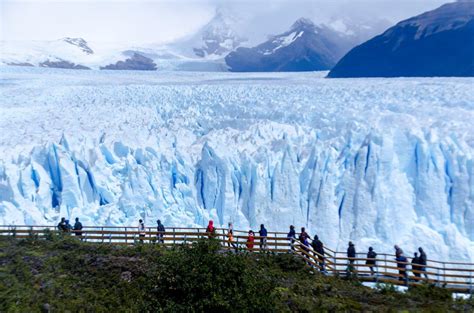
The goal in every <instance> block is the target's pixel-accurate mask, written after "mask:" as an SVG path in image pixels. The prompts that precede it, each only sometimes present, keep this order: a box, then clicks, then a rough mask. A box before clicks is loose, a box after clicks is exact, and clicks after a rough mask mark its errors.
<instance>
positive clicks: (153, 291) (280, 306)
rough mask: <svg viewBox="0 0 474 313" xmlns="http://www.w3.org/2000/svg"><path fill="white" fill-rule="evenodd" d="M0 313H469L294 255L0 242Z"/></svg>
mask: <svg viewBox="0 0 474 313" xmlns="http://www.w3.org/2000/svg"><path fill="white" fill-rule="evenodd" d="M0 300H1V301H0V312H48V311H49V312H67V311H70V312H160V311H166V312H203V311H205V312H290V311H292V312H318V311H359V310H370V311H401V310H408V311H420V310H425V311H433V312H446V311H459V312H463V311H466V312H467V311H472V310H473V309H474V306H473V304H474V303H473V300H472V299H471V300H456V301H454V300H452V297H451V294H450V293H449V292H448V291H446V290H443V289H438V288H433V287H428V286H426V287H418V288H413V289H412V290H410V291H409V292H407V293H406V294H400V293H397V292H395V291H394V290H392V289H391V288H380V289H378V290H375V289H370V288H367V287H364V286H361V285H360V283H359V282H357V281H356V280H347V279H343V278H333V277H325V276H322V275H320V274H318V273H316V272H315V271H314V270H312V269H310V268H309V267H307V266H306V265H305V264H304V262H303V261H301V260H300V259H297V258H295V257H294V256H292V255H271V254H267V255H251V254H247V253H239V254H228V253H222V252H220V251H219V245H218V244H217V243H215V242H210V241H208V240H204V241H202V242H199V243H196V244H194V245H193V246H192V247H184V246H183V247H176V248H174V249H163V248H161V247H159V246H154V245H138V246H133V247H129V246H113V245H109V244H91V243H81V242H80V241H78V240H76V239H75V238H59V237H56V236H51V238H50V240H37V239H34V238H31V239H27V240H16V239H13V238H10V237H1V238H0Z"/></svg>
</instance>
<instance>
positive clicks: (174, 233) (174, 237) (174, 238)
mask: <svg viewBox="0 0 474 313" xmlns="http://www.w3.org/2000/svg"><path fill="white" fill-rule="evenodd" d="M172 229H173V245H176V229H175V228H174V227H173V228H172Z"/></svg>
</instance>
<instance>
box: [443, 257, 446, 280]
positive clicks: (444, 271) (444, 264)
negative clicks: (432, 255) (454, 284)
mask: <svg viewBox="0 0 474 313" xmlns="http://www.w3.org/2000/svg"><path fill="white" fill-rule="evenodd" d="M443 274H444V275H443V281H444V284H445V285H446V263H444V262H443Z"/></svg>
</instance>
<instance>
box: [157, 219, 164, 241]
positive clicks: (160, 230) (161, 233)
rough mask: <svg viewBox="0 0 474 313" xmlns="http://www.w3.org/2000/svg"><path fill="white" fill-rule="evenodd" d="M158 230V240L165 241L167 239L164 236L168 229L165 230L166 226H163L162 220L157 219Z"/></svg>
mask: <svg viewBox="0 0 474 313" xmlns="http://www.w3.org/2000/svg"><path fill="white" fill-rule="evenodd" d="M156 231H157V234H156V241H158V243H165V240H164V239H163V238H164V236H165V231H166V230H165V226H163V224H161V221H160V220H157V221H156Z"/></svg>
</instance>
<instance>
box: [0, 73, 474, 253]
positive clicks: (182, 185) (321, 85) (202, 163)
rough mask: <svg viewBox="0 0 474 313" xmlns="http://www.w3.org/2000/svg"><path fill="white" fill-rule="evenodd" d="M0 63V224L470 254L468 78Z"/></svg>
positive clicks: (473, 237) (472, 111)
mask: <svg viewBox="0 0 474 313" xmlns="http://www.w3.org/2000/svg"><path fill="white" fill-rule="evenodd" d="M0 71H1V77H2V78H1V83H0V88H1V89H0V90H1V93H2V97H1V98H0V110H1V113H2V114H1V116H0V130H1V131H0V144H1V147H2V149H1V150H0V224H38V225H40V224H55V223H56V222H57V220H58V219H59V218H60V217H61V216H65V217H67V218H69V219H73V218H75V217H80V218H81V220H82V221H83V223H84V224H85V225H136V221H137V220H138V219H139V218H143V219H144V220H145V221H146V224H147V225H149V226H153V225H154V224H155V220H156V219H158V218H160V219H161V220H162V221H164V223H165V225H174V226H198V225H200V226H203V225H205V224H206V223H207V221H208V219H211V218H212V219H214V220H215V222H216V224H217V225H222V226H224V225H227V223H228V222H233V223H234V225H235V228H240V229H249V228H257V227H258V225H259V224H261V223H264V224H265V225H266V226H267V228H268V229H269V230H278V231H286V230H287V227H288V225H289V224H294V225H295V226H297V227H301V226H305V227H307V228H308V229H309V231H310V234H311V235H313V234H318V235H319V236H320V237H321V238H322V239H323V241H324V243H325V244H326V245H327V246H329V247H334V248H339V249H344V247H345V245H346V242H347V241H348V240H353V241H355V242H356V244H357V248H358V250H359V251H365V249H366V248H367V247H368V246H370V245H371V246H373V247H374V248H375V249H376V250H378V251H387V252H389V251H391V247H392V246H393V244H399V245H401V246H402V247H403V248H404V249H405V251H406V252H408V253H411V252H412V251H415V249H416V248H417V247H418V246H423V247H424V248H425V249H426V250H427V251H428V252H429V254H430V256H432V257H433V258H435V259H436V258H437V257H436V255H443V257H444V256H445V258H449V259H457V260H459V259H463V260H474V227H473V225H474V163H473V152H474V150H473V146H474V132H473V126H472V121H473V120H474V88H473V86H474V79H472V78H398V79H341V80H337V81H334V80H329V79H324V78H323V77H324V75H325V74H326V73H305V74H295V73H259V74H255V73H254V74H252V73H248V74H231V73H198V72H196V73H169V72H163V73H160V72H156V73H153V74H150V73H137V72H120V73H109V72H94V71H87V72H80V73H78V72H75V71H66V70H52V69H23V68H10V67H3V68H0ZM439 258H441V257H439Z"/></svg>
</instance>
